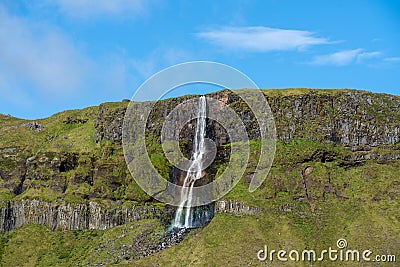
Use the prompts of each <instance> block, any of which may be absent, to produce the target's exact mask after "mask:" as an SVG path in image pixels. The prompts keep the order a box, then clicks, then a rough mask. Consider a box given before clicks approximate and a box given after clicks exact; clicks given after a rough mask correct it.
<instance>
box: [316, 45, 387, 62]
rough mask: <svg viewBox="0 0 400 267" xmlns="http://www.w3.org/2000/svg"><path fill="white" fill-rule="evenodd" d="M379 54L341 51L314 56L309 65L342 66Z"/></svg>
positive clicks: (378, 53) (356, 50)
mask: <svg viewBox="0 0 400 267" xmlns="http://www.w3.org/2000/svg"><path fill="white" fill-rule="evenodd" d="M380 55H381V52H378V51H374V52H364V50H363V49H361V48H358V49H353V50H343V51H339V52H335V53H332V54H327V55H321V56H316V57H315V58H314V60H313V61H312V62H311V64H315V65H336V66H344V65H349V64H351V63H354V62H358V63H360V62H362V61H363V60H366V59H370V58H374V57H378V56H380Z"/></svg>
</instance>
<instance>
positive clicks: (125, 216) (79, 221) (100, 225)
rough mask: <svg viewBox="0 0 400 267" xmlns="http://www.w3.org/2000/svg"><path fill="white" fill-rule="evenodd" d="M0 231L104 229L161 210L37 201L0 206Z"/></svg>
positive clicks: (152, 215) (149, 207)
mask: <svg viewBox="0 0 400 267" xmlns="http://www.w3.org/2000/svg"><path fill="white" fill-rule="evenodd" d="M0 205H1V208H0V232H7V231H11V230H13V229H15V228H18V227H21V226H24V225H26V224H30V223H33V224H40V225H46V226H48V227H49V228H50V229H52V230H83V229H99V230H103V229H107V228H110V227H114V226H117V225H121V224H124V223H128V222H132V221H136V220H141V219H148V218H157V217H159V216H160V214H161V213H162V210H161V209H158V208H156V207H154V206H144V205H131V206H130V207H118V206H117V205H116V206H115V207H114V208H109V209H107V208H105V207H103V206H102V205H100V204H98V203H96V202H93V201H90V202H88V203H87V204H71V203H49V202H45V201H41V200H35V199H33V200H21V201H7V202H2V203H0Z"/></svg>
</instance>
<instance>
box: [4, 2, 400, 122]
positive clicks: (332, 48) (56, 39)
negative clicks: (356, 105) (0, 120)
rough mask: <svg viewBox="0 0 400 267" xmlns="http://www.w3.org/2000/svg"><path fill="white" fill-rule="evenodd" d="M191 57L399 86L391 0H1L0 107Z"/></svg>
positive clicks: (107, 87)
mask: <svg viewBox="0 0 400 267" xmlns="http://www.w3.org/2000/svg"><path fill="white" fill-rule="evenodd" d="M196 60H209V61H216V62H220V63H224V64H227V65H230V66H232V67H234V68H237V69H238V70H240V71H242V72H243V73H245V74H246V75H248V76H249V77H250V78H251V79H253V80H254V81H255V83H256V84H258V86H259V87H260V88H288V87H306V88H355V89H366V90H370V91H373V92H382V93H391V94H396V95H400V1H368V0H365V1H285V0H281V1H278V0H270V1H268V0H265V1H207V0H206V1H161V0H160V1H152V0H114V1H108V0H42V1H28V0H26V1H25V0H20V1H14V0H3V1H0V93H1V98H0V113H4V114H11V115H13V116H16V117H22V118H29V119H35V118H41V117H46V116H49V115H51V114H53V113H56V112H59V111H62V110H65V109H76V108H83V107H86V106H91V105H98V104H100V103H102V102H106V101H120V100H121V99H124V98H129V99H130V98H131V97H132V95H133V94H134V92H135V90H136V89H137V88H138V87H139V86H140V84H142V83H143V82H144V81H145V80H146V79H147V78H149V77H150V76H151V75H153V74H154V73H156V72H158V71H160V70H162V69H164V68H166V67H169V66H171V65H174V64H177V63H182V62H186V61H196ZM210 88H211V87H210ZM187 91H188V90H186V91H185V90H182V93H186V92H187Z"/></svg>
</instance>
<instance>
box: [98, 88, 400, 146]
mask: <svg viewBox="0 0 400 267" xmlns="http://www.w3.org/2000/svg"><path fill="white" fill-rule="evenodd" d="M282 92H284V91H282ZM264 95H265V96H266V97H267V100H268V103H269V105H270V107H271V110H272V112H273V116H274V118H275V124H276V128H277V137H278V139H279V140H282V141H289V140H291V139H294V138H306V139H310V140H318V141H327V142H331V143H336V144H340V145H343V146H349V147H353V148H355V149H359V148H363V147H365V146H369V147H375V146H379V145H392V144H396V143H398V142H399V141H400V122H399V121H400V111H399V110H400V97H398V96H393V95H385V94H373V93H370V92H366V91H356V90H344V91H335V90H323V91H321V90H307V89H304V90H303V91H295V92H292V93H291V92H290V91H288V93H287V94H285V93H279V90H274V91H268V90H266V91H264ZM209 96H211V97H214V98H217V99H218V100H220V101H223V102H225V103H226V104H228V105H229V106H230V107H232V108H233V109H234V110H235V111H236V112H237V113H238V115H239V116H240V117H241V118H242V119H243V120H244V121H245V122H246V123H245V124H246V126H247V127H249V126H254V127H253V128H250V129H247V130H248V132H249V134H250V138H252V139H256V138H259V133H258V131H257V129H256V125H254V124H255V123H254V116H253V114H252V113H251V112H249V110H248V107H247V105H245V104H244V103H243V101H241V100H240V99H238V97H237V96H236V95H235V94H234V93H232V92H230V91H221V92H217V93H212V94H209ZM185 99H186V98H178V99H174V100H165V101H162V102H160V103H159V104H158V105H157V106H156V108H158V110H157V111H156V114H157V119H156V120H160V119H162V118H163V117H165V116H166V115H168V113H169V112H170V111H171V110H172V108H174V107H175V105H176V104H178V103H181V102H183V100H185ZM100 111H101V112H100V113H99V114H98V115H97V117H96V121H97V124H95V128H96V133H95V136H96V140H97V141H101V140H114V141H121V136H122V122H123V116H124V113H125V112H124V109H116V110H115V109H114V110H107V108H104V107H102V108H100ZM151 123H152V125H157V124H156V123H155V121H151ZM161 126H162V125H158V127H161ZM156 127H157V126H156ZM155 131H156V132H161V129H156V130H155ZM208 131H214V132H217V134H215V135H216V136H218V138H219V139H218V140H217V141H219V143H220V144H223V143H226V141H227V138H226V136H225V135H224V134H222V135H220V133H219V132H220V129H219V128H218V126H215V127H211V129H209V130H208Z"/></svg>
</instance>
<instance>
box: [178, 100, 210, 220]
mask: <svg viewBox="0 0 400 267" xmlns="http://www.w3.org/2000/svg"><path fill="white" fill-rule="evenodd" d="M205 132H206V98H205V96H201V97H200V99H199V110H198V113H197V124H196V133H195V136H194V144H193V153H192V158H191V160H192V163H191V165H190V167H189V169H188V171H187V173H186V177H185V180H184V182H183V186H182V191H181V198H180V204H179V207H178V209H177V211H176V214H175V220H174V223H173V227H177V228H192V227H195V226H194V225H193V217H196V216H194V212H193V209H192V207H191V205H192V198H193V186H194V183H195V182H196V181H197V180H198V179H200V178H201V172H202V166H203V156H204V152H205V143H204V136H205ZM185 204H186V205H185ZM185 206H186V207H185ZM184 211H185V212H184ZM183 216H184V222H182V221H183Z"/></svg>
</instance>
